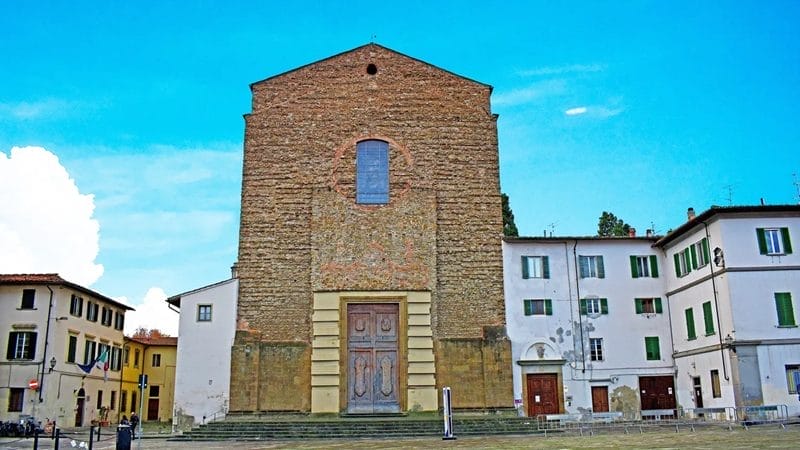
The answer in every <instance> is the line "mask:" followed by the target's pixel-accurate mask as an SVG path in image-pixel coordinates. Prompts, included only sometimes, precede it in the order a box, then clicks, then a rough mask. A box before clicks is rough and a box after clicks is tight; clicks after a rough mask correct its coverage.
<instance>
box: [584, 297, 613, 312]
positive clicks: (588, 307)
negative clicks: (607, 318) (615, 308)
mask: <svg viewBox="0 0 800 450" xmlns="http://www.w3.org/2000/svg"><path fill="white" fill-rule="evenodd" d="M580 308H581V315H583V316H586V315H589V314H591V315H598V314H608V299H607V298H582V299H581V300H580Z"/></svg>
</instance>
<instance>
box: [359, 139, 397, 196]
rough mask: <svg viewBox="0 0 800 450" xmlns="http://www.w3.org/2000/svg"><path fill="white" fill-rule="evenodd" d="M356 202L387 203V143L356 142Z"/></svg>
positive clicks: (372, 141) (373, 141) (375, 141)
mask: <svg viewBox="0 0 800 450" xmlns="http://www.w3.org/2000/svg"><path fill="white" fill-rule="evenodd" d="M356 203H360V204H367V205H385V204H387V203H389V143H388V142H384V141H378V140H368V141H361V142H359V143H358V144H356Z"/></svg>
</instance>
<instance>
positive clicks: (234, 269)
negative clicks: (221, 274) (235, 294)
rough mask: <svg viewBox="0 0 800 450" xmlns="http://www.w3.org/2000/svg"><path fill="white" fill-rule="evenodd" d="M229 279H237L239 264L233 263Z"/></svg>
mask: <svg viewBox="0 0 800 450" xmlns="http://www.w3.org/2000/svg"><path fill="white" fill-rule="evenodd" d="M231 278H239V262H238V261H237V262H234V263H233V265H232V266H231Z"/></svg>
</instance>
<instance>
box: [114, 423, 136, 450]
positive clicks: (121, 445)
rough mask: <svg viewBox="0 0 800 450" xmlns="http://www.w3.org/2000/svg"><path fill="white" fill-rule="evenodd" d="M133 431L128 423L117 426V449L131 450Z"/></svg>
mask: <svg viewBox="0 0 800 450" xmlns="http://www.w3.org/2000/svg"><path fill="white" fill-rule="evenodd" d="M132 431H133V430H131V427H130V426H128V425H118V426H117V450H131V438H132V437H133V433H132Z"/></svg>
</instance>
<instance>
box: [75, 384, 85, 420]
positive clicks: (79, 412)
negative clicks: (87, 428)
mask: <svg viewBox="0 0 800 450" xmlns="http://www.w3.org/2000/svg"><path fill="white" fill-rule="evenodd" d="M85 403H86V391H84V390H83V388H81V389H80V390H79V391H78V400H77V402H76V404H75V426H76V427H82V426H83V407H84V405H85Z"/></svg>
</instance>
